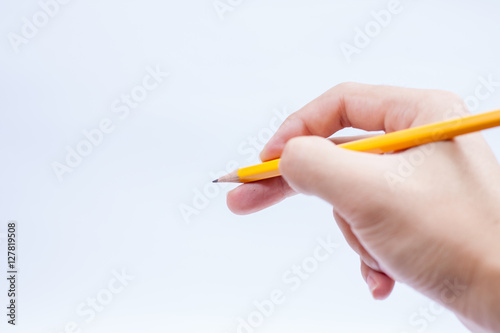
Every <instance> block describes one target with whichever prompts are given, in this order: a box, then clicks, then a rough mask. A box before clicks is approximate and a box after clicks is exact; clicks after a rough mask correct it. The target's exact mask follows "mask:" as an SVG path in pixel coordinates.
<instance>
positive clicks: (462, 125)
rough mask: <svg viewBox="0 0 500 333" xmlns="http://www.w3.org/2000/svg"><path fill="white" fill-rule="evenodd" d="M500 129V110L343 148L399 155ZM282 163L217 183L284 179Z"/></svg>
mask: <svg viewBox="0 0 500 333" xmlns="http://www.w3.org/2000/svg"><path fill="white" fill-rule="evenodd" d="M496 126H500V110H497V111H491V112H487V113H482V114H478V115H473V116H467V117H463V118H458V119H452V120H447V121H443V122H438V123H434V124H429V125H423V126H419V127H414V128H408V129H405V130H401V131H396V132H392V133H387V134H382V135H379V136H375V137H371V138H367V139H362V140H356V141H351V142H347V143H343V144H340V145H338V146H339V147H342V148H345V149H349V150H354V151H359V152H366V153H374V154H383V153H389V152H395V151H399V150H403V149H407V148H411V147H415V146H419V145H423V144H426V143H431V142H437V141H443V140H449V139H452V138H454V137H455V136H458V135H462V134H467V133H472V132H477V131H481V130H484V129H488V128H492V127H496ZM279 162H280V159H279V158H278V159H274V160H271V161H267V162H264V163H260V164H257V165H253V166H249V167H245V168H241V169H238V170H235V171H234V172H231V173H229V174H227V175H225V176H222V177H221V178H219V179H216V180H214V181H213V182H214V183H228V182H231V183H250V182H255V181H259V180H263V179H267V178H272V177H278V176H280V175H281V174H280V171H279Z"/></svg>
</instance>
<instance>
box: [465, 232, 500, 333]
mask: <svg viewBox="0 0 500 333" xmlns="http://www.w3.org/2000/svg"><path fill="white" fill-rule="evenodd" d="M491 229H492V230H489V232H488V233H487V235H486V233H484V234H483V237H484V238H483V241H482V242H481V243H480V244H481V250H480V251H478V252H477V253H478V255H477V256H476V259H475V260H476V265H474V271H473V272H472V275H471V280H470V282H469V283H468V284H467V286H466V290H465V293H464V296H465V297H463V299H461V300H460V304H459V308H458V309H457V314H458V315H459V317H460V318H461V319H462V321H464V323H466V324H468V325H467V326H468V327H469V328H471V329H472V328H474V331H486V332H497V331H498V330H499V328H500V316H498V314H499V313H500V255H499V254H500V225H495V226H494V227H493V228H491Z"/></svg>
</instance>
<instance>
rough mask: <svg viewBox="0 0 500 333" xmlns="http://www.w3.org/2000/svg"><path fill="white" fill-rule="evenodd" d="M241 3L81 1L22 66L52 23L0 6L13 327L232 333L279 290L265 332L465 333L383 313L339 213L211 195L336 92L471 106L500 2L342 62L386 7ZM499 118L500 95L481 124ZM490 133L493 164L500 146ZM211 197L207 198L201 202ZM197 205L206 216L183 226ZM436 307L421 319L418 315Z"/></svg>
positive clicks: (22, 8) (0, 221)
mask: <svg viewBox="0 0 500 333" xmlns="http://www.w3.org/2000/svg"><path fill="white" fill-rule="evenodd" d="M232 3H233V4H234V5H232V7H231V8H232V10H231V11H228V12H225V13H224V14H223V15H222V17H221V16H220V15H219V14H218V13H217V11H216V10H215V9H214V6H213V5H214V3H213V1H212V0H196V1H153V0H142V1H130V0H121V1H118V0H113V1H111V0H110V1H97V0H86V1H82V0H73V1H71V2H70V3H69V4H65V5H61V6H60V8H59V11H58V12H57V13H56V14H55V15H54V17H52V18H50V19H49V22H48V23H47V25H45V26H43V27H41V28H39V30H38V32H37V33H36V35H35V36H33V37H32V38H29V39H27V40H26V43H25V44H22V45H20V46H19V50H18V52H16V51H15V48H14V47H13V44H12V43H11V42H9V34H10V33H15V34H18V35H21V29H22V27H23V25H24V24H25V23H24V21H23V18H24V17H26V18H27V19H28V20H33V19H32V17H33V15H34V14H36V13H38V12H40V10H41V7H40V5H39V3H38V2H37V1H35V0H25V1H14V0H2V2H1V3H0V34H1V39H0V43H1V44H0V115H1V117H0V157H1V159H2V162H1V165H2V166H1V169H0V170H1V173H0V186H1V187H0V232H1V233H4V234H5V231H6V225H7V222H8V221H10V220H15V221H17V222H18V226H19V228H18V229H19V230H18V233H19V240H18V246H19V250H18V259H19V272H20V273H19V280H18V291H19V296H18V325H17V326H16V327H15V328H12V327H11V326H10V325H7V323H6V320H7V317H6V316H5V312H6V309H5V305H6V304H7V301H8V300H7V296H6V291H7V284H6V281H5V278H4V274H5V273H4V271H5V270H6V267H5V257H6V255H5V249H6V240H5V238H2V235H0V246H1V251H0V254H1V261H0V262H1V263H2V266H1V272H2V273H0V278H1V281H2V282H1V283H0V288H1V289H0V304H1V308H2V309H4V310H2V311H1V315H0V318H2V319H1V322H0V328H1V329H0V331H1V332H47V333H49V332H51V333H60V332H65V327H66V325H68V323H70V324H69V326H71V325H72V324H71V322H74V323H75V324H76V325H77V329H75V330H71V329H70V330H66V332H72V331H75V332H227V333H229V332H236V331H237V325H238V318H240V317H241V318H247V317H248V316H249V315H251V314H252V312H254V311H256V308H255V306H254V304H253V303H254V301H256V300H257V301H262V300H264V299H268V298H269V295H270V293H271V292H272V291H273V290H274V289H280V290H282V291H283V292H285V296H286V299H285V302H284V303H283V304H280V305H278V306H277V307H276V308H275V310H274V313H273V314H272V315H270V316H269V318H265V320H264V322H263V323H261V325H258V327H257V328H255V329H254V331H255V332H262V333H264V332H367V331H370V332H395V333H402V332H407V333H413V332H438V331H439V332H466V330H465V329H464V328H463V327H462V326H461V325H460V323H459V322H458V321H457V320H456V319H455V317H454V316H453V315H452V314H450V313H449V312H441V311H438V312H439V313H438V314H437V315H435V314H433V311H434V312H436V311H435V310H436V308H435V307H434V305H433V303H432V302H430V301H429V300H428V299H426V298H424V297H422V296H420V295H419V294H417V293H416V292H414V291H412V290H410V289H409V288H407V287H405V286H403V285H399V284H398V285H397V286H396V288H395V290H394V293H393V294H392V296H391V297H390V298H389V299H387V300H386V301H374V300H372V299H371V296H370V293H369V291H368V288H367V287H366V285H365V283H364V281H363V280H362V278H361V275H360V273H359V260H358V258H357V256H356V255H355V254H354V253H353V251H352V250H350V248H349V247H348V246H347V244H346V243H345V241H344V240H343V238H342V236H341V234H340V232H339V230H338V229H337V227H336V224H335V222H334V221H333V218H332V214H331V208H330V207H329V206H328V205H327V204H325V203H323V202H321V201H320V200H318V199H315V198H310V197H304V196H297V197H294V198H292V199H289V200H287V201H286V202H283V203H281V204H279V205H277V206H275V207H272V208H270V209H267V210H265V211H262V212H260V213H257V214H254V215H250V216H245V217H241V216H235V215H233V214H232V213H230V212H229V211H228V209H227V208H226V206H225V193H226V192H227V190H228V189H229V188H231V187H232V185H230V186H226V187H224V188H220V187H219V188H213V187H207V186H209V185H207V184H209V182H210V181H211V180H212V179H213V178H214V177H212V175H211V173H213V172H220V171H225V168H226V164H227V163H228V162H230V161H236V162H237V163H238V164H239V165H249V164H252V163H254V162H256V161H257V159H256V157H255V156H254V153H256V152H257V149H256V148H251V146H250V143H249V140H252V138H253V137H257V138H259V135H260V138H261V139H262V138H265V137H266V136H265V134H266V133H268V130H267V129H268V128H269V127H270V126H271V127H272V123H273V121H274V120H275V119H274V118H275V117H276V113H277V112H278V113H279V112H281V113H283V112H285V111H286V112H293V111H295V110H297V109H299V108H300V107H301V106H303V105H304V104H306V103H307V102H309V101H310V100H312V99H313V98H315V97H317V96H318V95H320V94H321V93H323V92H324V91H325V90H327V89H328V88H330V87H332V86H334V85H336V84H338V83H341V82H344V81H356V82H364V83H373V84H391V85H399V86H407V87H419V88H439V89H446V90H451V91H454V92H456V93H458V94H460V95H461V96H463V97H464V98H466V97H468V96H474V93H475V89H476V87H477V86H478V85H480V77H484V78H487V77H488V76H492V77H493V78H494V79H495V80H496V81H500V69H499V66H498V59H500V46H499V43H498V31H499V30H500V21H499V20H498V12H499V10H500V4H498V2H497V1H456V0H455V1H451V0H448V1H440V2H437V1H430V0H425V1H424V0H418V1H417V0H402V2H401V7H402V12H401V13H399V14H397V15H393V17H392V19H391V22H390V23H389V25H388V26H387V27H384V28H383V29H381V31H380V33H378V34H376V36H374V37H373V38H372V39H371V42H370V43H369V45H368V46H366V47H364V48H362V49H361V50H360V52H359V54H355V55H353V56H352V59H351V62H350V63H349V62H348V60H347V59H346V57H345V56H344V55H343V54H342V52H341V49H340V45H341V43H343V42H345V43H350V44H353V43H354V37H355V34H356V30H355V29H356V28H357V27H359V28H361V29H364V27H365V25H366V24H368V23H369V22H370V21H373V17H372V16H371V14H370V13H371V12H372V11H380V10H383V9H386V8H387V6H388V3H389V1H359V0H358V1H347V0H345V1H295V0H287V1H284V0H278V1H261V0H251V1H250V0H248V1H240V2H238V1H236V0H233V1H232ZM10 36H11V37H12V35H10ZM149 67H150V68H156V67H159V68H160V69H161V70H162V71H164V72H168V73H170V75H169V77H168V78H166V79H165V80H164V81H163V82H162V83H161V84H160V85H159V86H158V87H157V88H156V89H155V90H154V91H151V92H149V94H148V95H147V97H146V99H145V100H144V101H143V102H142V103H140V105H139V106H138V107H137V108H136V109H133V110H131V112H130V114H129V115H128V117H124V119H121V118H120V114H117V113H114V112H113V103H114V102H115V101H116V100H119V99H120V96H121V95H122V94H130V92H131V91H132V90H133V89H134V88H136V87H137V86H139V85H141V83H142V80H143V78H144V77H145V76H146V75H147V68H149ZM499 105H500V91H499V88H498V87H497V88H496V89H495V91H494V92H493V93H492V94H491V96H489V97H488V98H486V99H484V100H482V101H480V102H479V103H478V105H477V107H476V108H475V109H474V110H473V111H474V112H481V111H488V110H492V109H494V108H498V107H499ZM105 118H109V119H110V121H112V123H113V126H114V131H113V132H112V133H110V134H106V135H105V136H104V138H103V140H102V142H101V143H100V144H99V145H98V146H97V147H94V148H93V151H92V153H90V154H89V155H88V156H86V157H84V158H83V160H82V162H81V164H80V165H79V166H77V167H76V168H74V169H73V171H72V173H67V174H64V175H63V176H62V181H59V180H58V177H57V176H56V174H55V172H54V170H53V163H54V162H58V163H65V158H66V154H67V147H68V146H69V147H72V148H73V149H75V147H76V146H77V145H78V144H79V142H81V141H82V140H84V139H85V137H84V136H83V134H82V131H84V130H92V129H95V128H97V127H98V126H99V123H100V122H101V120H102V119H105ZM485 136H486V137H487V139H488V141H489V143H490V145H491V146H492V149H494V151H495V154H496V156H497V157H498V156H500V145H499V144H498V142H499V141H498V139H499V138H500V135H499V130H498V129H497V130H490V131H487V132H485ZM242 149H247V150H246V153H242ZM204 189H205V190H208V191H212V192H210V193H212V197H211V198H210V199H208V200H207V201H203V200H202V199H201V201H200V198H199V196H198V197H197V196H196V193H197V191H201V192H203V191H204ZM345 190H346V191H348V190H349V189H348V188H346V189H345ZM213 191H216V192H213ZM213 193H215V194H213ZM193 200H195V201H196V200H198V201H197V202H195V204H196V205H197V206H198V208H196V207H195V208H193V209H195V210H196V214H193V215H190V216H189V217H186V216H184V217H183V215H182V214H181V209H182V208H183V207H184V208H185V207H187V206H191V207H193V205H194V203H193ZM328 235H331V237H332V239H334V240H335V241H336V242H337V243H338V244H339V245H340V246H339V247H338V248H337V249H336V250H335V252H334V253H333V254H332V255H331V256H330V257H329V259H328V260H327V261H325V262H322V263H320V264H319V266H318V268H317V270H315V271H314V272H313V273H311V276H310V278H308V279H307V280H304V281H303V283H302V284H301V286H300V288H298V289H297V290H296V291H291V290H290V286H291V285H290V284H287V283H285V282H284V280H283V279H282V276H283V274H285V273H286V272H287V271H288V270H289V269H290V268H291V267H292V266H293V265H294V264H300V263H301V262H302V261H303V260H304V259H306V258H308V257H310V256H311V255H312V254H313V251H314V249H315V247H316V246H317V245H318V242H317V240H316V239H317V238H318V237H320V238H325V237H327V236H328ZM3 236H4V235H3ZM122 270H125V272H127V274H128V275H130V276H133V279H132V280H131V281H129V282H127V283H128V285H127V286H126V287H125V288H124V289H123V290H122V291H121V292H119V293H117V294H113V295H112V299H111V300H109V299H106V303H107V302H108V301H109V303H107V304H106V305H105V306H104V307H103V308H102V309H100V310H102V311H95V318H94V317H93V318H92V319H91V320H89V319H90V315H84V316H82V315H79V314H78V313H77V309H78V308H79V307H81V306H82V304H83V306H85V304H86V302H88V299H90V298H96V296H99V295H100V297H101V299H103V298H102V297H105V295H108V296H109V295H110V294H109V291H108V292H106V288H107V286H108V284H109V283H110V282H113V281H114V280H113V272H121V271H122ZM87 309H90V308H87ZM426 309H427V311H429V309H431V310H430V311H431V312H430V313H431V316H430V317H428V319H425V320H423V319H422V318H425V317H415V316H416V314H418V313H419V311H425V310H426ZM412 318H413V319H414V320H413V321H412ZM418 318H420V319H419V321H418V323H415V320H417V319H418ZM431 318H432V319H431ZM242 332H243V331H242Z"/></svg>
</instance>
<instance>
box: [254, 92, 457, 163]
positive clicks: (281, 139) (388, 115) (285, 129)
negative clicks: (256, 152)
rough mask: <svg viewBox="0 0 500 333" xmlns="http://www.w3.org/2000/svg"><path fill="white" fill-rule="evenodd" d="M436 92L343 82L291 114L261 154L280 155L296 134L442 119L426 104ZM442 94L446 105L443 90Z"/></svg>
mask: <svg viewBox="0 0 500 333" xmlns="http://www.w3.org/2000/svg"><path fill="white" fill-rule="evenodd" d="M447 94H448V95H451V94H450V93H447ZM434 95H436V91H435V90H423V89H409V88H401V87H390V86H374V85H366V84H359V83H342V84H340V85H337V86H335V87H333V88H332V89H330V90H328V91H327V92H325V93H324V94H323V95H321V96H319V97H318V98H316V99H315V100H313V101H312V102H310V103H309V104H307V105H306V106H304V107H303V108H302V109H300V110H299V111H297V112H295V113H294V114H292V115H291V116H289V117H288V118H287V119H286V120H285V122H284V123H283V124H282V125H281V126H280V128H279V129H278V131H277V132H276V134H275V135H274V136H273V137H272V138H271V139H270V140H269V142H268V143H267V144H266V146H265V147H264V149H263V150H262V152H261V154H260V158H261V160H262V161H268V160H271V159H275V158H279V157H280V155H281V153H282V151H283V148H284V147H285V144H286V142H287V141H288V140H290V139H291V138H293V137H296V136H305V135H317V136H322V137H328V136H330V135H332V134H334V133H335V132H337V131H339V130H341V129H342V128H345V127H354V128H359V129H363V130H367V131H380V130H382V131H385V132H392V131H396V130H401V129H406V128H409V127H411V126H412V125H414V124H415V122H418V119H419V118H420V119H421V120H422V119H424V118H436V119H439V120H442V119H441V118H437V117H436V114H435V112H434V114H430V113H429V112H426V109H427V108H422V106H423V104H425V103H430V104H432V102H433V98H432V97H433V96H434ZM439 95H440V98H441V101H440V104H441V105H442V97H443V96H442V95H443V92H439ZM450 97H453V98H456V96H454V95H453V96H450ZM428 109H429V110H431V109H432V108H428ZM433 111H435V110H431V111H430V112H433ZM420 122H423V123H425V122H429V120H427V121H420Z"/></svg>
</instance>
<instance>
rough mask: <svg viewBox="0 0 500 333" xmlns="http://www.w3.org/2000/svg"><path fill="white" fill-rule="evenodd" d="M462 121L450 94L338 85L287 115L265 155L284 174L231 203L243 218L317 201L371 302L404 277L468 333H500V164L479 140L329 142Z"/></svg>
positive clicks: (237, 192) (232, 195)
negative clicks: (301, 199)
mask: <svg viewBox="0 0 500 333" xmlns="http://www.w3.org/2000/svg"><path fill="white" fill-rule="evenodd" d="M467 113H468V111H467V108H466V106H465V105H464V103H463V102H462V101H461V99H460V98H459V97H457V96H456V95H454V94H451V93H448V92H443V91H437V90H417V89H406V88H396V87H386V86H370V85H361V84H353V83H346V84H341V85H339V86H336V87H334V88H332V89H331V90H329V91H328V92H326V93H325V94H323V95H322V96H320V97H319V98H317V99H316V100H314V101H312V102H311V103H309V104H308V105H306V106H305V107H304V108H302V109H301V110H300V111H298V112H296V113H295V114H293V115H291V116H290V117H289V118H288V119H287V120H286V121H285V122H284V123H283V125H282V126H281V127H280V128H279V130H278V131H277V133H276V134H275V135H274V136H273V138H271V140H270V141H269V142H268V144H267V145H266V146H265V148H264V150H263V151H262V153H261V159H262V160H263V161H266V160H270V159H274V158H278V157H281V161H280V166H279V167H280V171H281V174H282V175H283V176H282V177H279V178H273V179H268V180H264V181H260V182H256V183H249V184H243V185H242V186H240V187H238V188H236V189H234V190H232V191H231V192H229V193H228V197H227V203H228V206H229V208H230V209H231V210H232V211H233V212H235V213H237V214H248V213H252V212H255V211H258V210H261V209H263V208H265V207H268V206H270V205H273V204H275V203H277V202H279V201H281V200H283V199H284V198H286V197H288V196H291V195H293V194H295V193H298V192H299V193H305V194H310V195H316V196H318V197H320V198H322V199H324V200H326V201H327V202H329V203H331V204H332V205H333V214H334V217H335V220H336V221H337V224H338V225H339V227H340V229H341V231H342V233H343V234H344V236H345V238H346V240H347V242H348V243H349V245H350V246H351V247H352V248H353V249H354V250H355V251H356V252H357V253H358V254H359V255H360V258H361V273H362V275H363V277H364V279H365V281H366V282H367V283H368V285H369V288H370V290H371V292H372V294H373V297H374V298H376V299H383V298H385V297H387V296H388V295H389V294H390V293H391V291H392V289H393V286H394V281H398V282H402V283H405V284H408V285H410V286H411V287H413V288H415V289H416V290H418V291H420V292H422V293H424V294H426V295H427V296H429V297H431V298H432V299H434V300H436V301H437V302H440V303H441V304H443V305H445V306H447V307H448V308H450V309H452V310H453V311H455V312H456V313H457V315H458V316H459V317H460V318H461V319H462V320H463V321H464V323H466V324H467V325H468V326H469V327H471V328H476V327H482V328H486V329H488V328H489V329H493V328H494V327H495V326H496V327H497V329H498V327H499V326H500V319H499V318H497V317H498V315H497V314H498V313H500V305H499V304H500V283H499V282H497V281H498V278H499V277H500V273H499V272H500V260H499V259H498V255H497V254H498V253H499V252H498V251H499V250H500V245H499V244H500V242H498V239H500V208H499V206H500V205H499V204H498V202H499V201H500V168H499V165H498V162H497V161H496V159H495V157H494V155H493V154H492V152H491V150H490V149H489V147H488V145H487V144H486V142H485V141H484V139H483V138H482V136H481V134H479V133H474V134H468V135H464V136H460V137H457V138H455V139H453V140H449V141H442V142H436V143H432V144H427V145H424V146H420V147H416V148H412V149H408V150H406V151H403V152H398V153H394V154H385V155H373V154H368V153H360V152H354V151H348V150H346V149H342V148H339V147H336V146H335V145H334V144H332V143H331V142H330V141H328V140H325V139H324V138H325V137H328V136H330V135H332V134H333V133H335V132H336V131H338V130H340V129H342V128H344V127H355V128H360V129H364V130H368V131H379V130H382V131H385V132H393V131H396V130H402V129H406V128H410V127H416V126H420V125H424V124H428V123H433V122H438V121H442V120H445V119H447V118H450V117H457V116H460V115H465V114H467ZM341 140H342V139H337V143H340V142H341ZM409 166H411V167H409ZM405 168H406V169H405ZM402 170H403V171H404V172H402ZM492 253H496V254H494V255H492ZM486 284H490V285H489V286H485V285H486ZM450 285H451V286H450ZM450 288H451V289H453V288H455V289H456V290H451V289H450ZM457 290H458V292H456V291H457ZM450 292H455V293H454V294H451V293H450ZM452 295H455V297H451V296H452Z"/></svg>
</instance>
